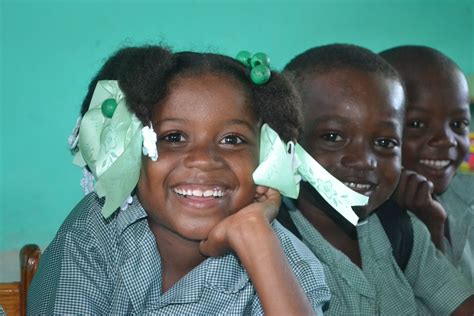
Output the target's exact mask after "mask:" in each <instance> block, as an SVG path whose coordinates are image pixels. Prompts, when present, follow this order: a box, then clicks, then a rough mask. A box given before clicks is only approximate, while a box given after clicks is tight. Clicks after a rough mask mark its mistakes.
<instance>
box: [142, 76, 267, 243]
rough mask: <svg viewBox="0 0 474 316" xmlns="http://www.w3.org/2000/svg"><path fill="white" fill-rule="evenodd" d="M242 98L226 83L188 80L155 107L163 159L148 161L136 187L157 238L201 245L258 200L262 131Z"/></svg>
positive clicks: (218, 79)
mask: <svg viewBox="0 0 474 316" xmlns="http://www.w3.org/2000/svg"><path fill="white" fill-rule="evenodd" d="M242 91H244V90H243V87H241V84H240V83H239V82H237V81H235V80H233V79H230V78H228V77H225V76H217V75H211V74H203V75H194V76H185V77H180V78H178V79H175V80H174V82H173V83H172V85H171V89H170V93H169V95H168V96H167V98H166V99H165V100H164V103H163V104H161V105H160V106H159V107H157V108H156V111H155V113H154V114H153V121H152V123H153V126H154V128H155V131H156V133H157V136H158V154H159V158H158V160H157V161H156V162H153V161H151V160H150V159H148V158H146V157H144V158H143V165H142V170H141V175H140V180H139V182H138V196H139V199H140V202H141V203H142V205H143V207H144V208H145V210H147V213H148V215H149V223H150V226H151V227H152V229H154V231H156V229H158V230H161V231H163V230H165V231H167V232H171V233H172V234H176V235H178V237H180V238H184V239H187V240H196V241H199V240H203V239H206V237H207V235H208V233H209V231H210V230H211V229H212V228H213V227H214V226H215V225H216V224H217V223H219V222H220V221H221V220H222V219H224V218H225V217H227V216H229V215H231V214H233V213H235V212H236V211H238V210H240V209H241V208H243V207H244V206H246V205H248V204H249V203H251V202H252V201H253V198H254V195H255V184H254V182H253V179H252V173H253V171H254V170H255V169H256V167H257V164H258V161H259V159H258V158H259V157H258V155H259V141H260V126H259V125H260V124H259V123H258V119H257V117H256V114H255V113H254V111H253V108H252V106H251V105H250V104H249V101H248V97H247V96H246V95H245V94H244V93H243V92H242Z"/></svg>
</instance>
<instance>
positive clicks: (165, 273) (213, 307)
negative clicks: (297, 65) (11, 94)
mask: <svg viewBox="0 0 474 316" xmlns="http://www.w3.org/2000/svg"><path fill="white" fill-rule="evenodd" d="M110 79H113V80H117V81H107V80H110ZM101 89H102V90H101ZM89 90H90V91H89V93H88V96H87V97H86V99H85V101H84V103H83V109H82V115H83V118H82V123H81V126H80V133H79V141H78V142H79V145H78V150H79V152H78V154H80V155H81V156H80V157H76V158H77V159H79V158H83V159H84V161H85V165H87V168H88V169H89V170H90V171H91V172H92V173H93V174H94V176H95V178H96V181H97V182H96V186H95V188H96V191H97V193H90V194H88V195H87V196H86V197H85V198H84V199H83V200H82V201H81V202H80V203H79V204H78V205H77V206H76V208H75V209H74V210H73V211H72V213H71V214H70V215H69V217H68V218H67V219H66V221H65V223H64V224H63V225H62V227H61V228H60V230H59V232H58V234H57V236H56V238H55V239H54V240H53V242H52V243H51V245H50V246H49V247H48V249H47V250H46V251H45V253H44V255H43V256H42V259H41V263H40V266H39V269H38V272H37V273H36V276H35V278H34V280H33V282H32V285H31V290H30V295H29V303H28V310H29V312H30V313H32V314H148V313H155V314H156V313H159V314H181V315H182V314H195V315H197V314H201V315H202V314H206V315H209V314H239V315H240V314H262V313H263V312H265V313H266V314H269V315H272V314H282V315H290V314H291V315H298V314H300V315H308V314H313V313H315V312H316V313H317V312H320V311H321V306H322V305H323V304H324V303H325V302H327V301H328V299H329V292H328V288H327V287H326V285H325V283H324V276H323V273H322V267H321V265H320V263H319V261H318V260H317V259H316V258H315V257H314V256H313V255H312V254H311V252H310V251H309V250H307V249H306V248H305V247H304V246H303V244H301V243H300V242H299V241H298V240H297V239H295V238H294V236H292V235H291V234H290V233H288V232H287V231H286V230H285V229H284V228H283V227H282V226H281V225H280V224H279V223H278V222H276V221H273V222H272V220H273V218H275V217H276V214H277V211H278V208H279V205H280V194H279V193H278V191H275V190H272V189H268V188H266V187H262V186H257V185H255V183H254V181H253V179H252V173H253V171H254V170H255V169H256V168H257V165H258V163H259V147H260V127H261V126H262V124H263V123H268V124H269V125H270V126H271V127H273V128H274V129H275V130H276V131H277V132H278V133H279V134H280V135H281V137H282V138H283V139H285V140H287V141H288V140H291V139H292V140H294V139H296V137H297V136H298V128H299V127H300V126H299V125H300V112H299V111H300V110H299V103H298V102H299V99H298V98H297V97H296V96H295V94H294V93H293V89H292V87H291V86H290V85H289V84H288V82H287V81H285V80H284V78H283V77H282V76H280V75H279V74H277V73H276V72H271V76H270V78H269V80H268V82H265V83H263V84H262V82H259V84H255V83H254V82H252V80H251V78H250V69H249V68H248V67H246V66H244V65H243V64H241V63H240V62H238V61H236V60H233V59H231V58H228V57H225V56H222V55H217V54H203V53H192V52H182V53H172V52H170V51H169V50H167V49H165V48H162V47H156V46H149V47H132V48H126V49H122V50H120V51H119V52H117V53H116V54H115V55H114V56H112V57H111V58H110V59H109V60H108V61H107V62H106V63H105V65H104V66H103V68H102V69H101V70H100V71H99V73H98V75H97V76H96V77H95V78H94V79H93V81H92V82H91V84H90V89H89ZM122 91H123V92H122ZM122 94H123V95H122ZM100 95H105V96H102V97H101V98H100V97H99V96H100ZM122 96H123V98H122ZM110 99H114V100H116V101H117V103H118V105H117V107H116V109H115V112H113V111H109V110H108V108H107V104H109V103H110V102H111V103H113V101H108V100H110ZM106 101H107V102H106ZM96 103H97V104H99V107H100V109H99V108H98V107H97V106H96ZM104 104H105V105H104ZM122 104H126V107H125V108H121V105H122ZM94 111H95V112H94ZM110 112H113V113H110ZM127 113H128V114H127ZM120 115H123V119H121V121H120V122H118V120H119V119H120V117H121V116H120ZM127 115H128V116H127ZM104 116H106V117H107V118H105V119H104ZM130 117H131V118H130ZM92 118H94V120H93V121H92ZM109 120H110V121H109ZM101 122H102V123H101ZM114 122H116V123H117V124H115V123H114ZM99 123H100V124H99ZM108 124H109V125H108ZM114 124H115V125H114ZM127 124H129V125H127ZM142 125H143V126H145V128H144V129H145V130H146V131H147V132H146V133H144V136H143V137H144V141H143V144H144V147H143V155H142V154H141V152H142V149H141V148H140V146H141V143H140V142H138V143H139V145H138V146H137V145H136V142H135V138H134V137H135V136H134V135H136V133H135V131H136V130H137V129H136V126H139V128H141V126H142ZM127 126H128V129H127ZM94 129H97V130H98V132H97V133H93V131H94ZM121 130H123V133H122V134H120V133H121ZM153 132H155V133H156V138H157V143H156V148H157V151H156V148H154V147H155V146H154V144H155V142H154V137H153V135H154V133H153ZM90 134H92V137H91V136H90ZM119 135H123V138H122V139H123V142H120V141H119V139H121V138H120V137H119ZM145 135H148V136H145ZM150 135H152V136H150ZM139 136H140V135H139ZM150 137H151V138H150ZM150 139H151V141H150ZM99 142H100V145H99V146H97V148H98V149H97V150H96V149H95V147H94V144H97V143H99ZM104 142H105V143H104ZM122 143H125V144H128V145H125V146H124V149H123V150H122V151H118V152H119V154H116V152H117V148H119V147H120V146H121V145H120V144H122ZM150 143H151V144H152V145H151V146H150ZM113 144H116V146H115V148H113V147H114V146H112V145H113ZM117 144H118V145H117ZM102 145H103V146H102ZM106 148H111V149H110V150H109V151H110V152H111V153H115V154H113V155H112V158H113V159H116V160H115V162H114V163H113V164H112V165H111V166H110V167H109V168H108V169H107V170H105V171H103V172H102V171H100V168H102V167H103V165H104V164H107V163H109V160H107V159H105V158H104V159H103V162H100V161H102V160H100V155H101V153H104V155H105V156H107V155H108V152H109V151H108V150H107V149H106ZM130 148H131V149H130ZM120 152H121V154H120ZM121 155H122V156H124V157H126V159H124V160H120V159H121V157H122V156H121ZM117 156H118V158H117ZM97 157H99V158H97ZM130 157H132V158H130ZM133 157H138V158H137V159H136V160H137V163H133V161H134V158H133ZM113 159H112V160H113ZM79 160H80V159H79ZM114 164H115V165H116V166H115V165H114ZM120 164H122V165H120ZM117 166H120V167H117ZM113 168H116V169H115V170H114V169H113ZM108 172H110V173H114V172H115V173H117V174H119V176H117V177H115V178H114V176H113V175H110V176H109V175H108ZM134 177H136V179H137V180H136V181H131V183H132V186H131V188H132V190H130V192H131V195H132V198H130V199H125V198H126V195H125V198H124V199H125V200H126V202H125V203H124V204H123V205H122V206H121V207H120V208H119V206H120V203H119V204H114V205H112V204H111V203H112V202H111V201H114V200H117V201H119V202H120V201H122V200H123V199H122V200H120V199H114V197H115V196H114V194H116V193H117V192H122V191H124V190H122V189H121V188H122V187H127V181H128V179H133V178H134ZM132 191H133V192H132ZM102 192H106V193H104V194H102ZM124 192H126V193H127V192H128V191H126V190H125V191H124ZM130 192H128V193H127V194H130ZM104 195H105V196H106V198H105V204H104V198H102V196H104ZM99 196H101V197H99ZM107 203H109V204H107Z"/></svg>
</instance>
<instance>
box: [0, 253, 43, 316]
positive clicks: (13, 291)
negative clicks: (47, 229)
mask: <svg viewBox="0 0 474 316" xmlns="http://www.w3.org/2000/svg"><path fill="white" fill-rule="evenodd" d="M40 255H41V251H40V248H39V247H38V246H37V245H25V246H23V248H21V250H20V281H19V282H10V283H0V305H1V306H2V307H3V310H4V311H5V313H6V314H7V316H10V315H21V316H23V315H26V298H27V295H28V288H29V286H30V283H31V280H32V279H33V276H34V274H35V272H36V269H37V268H38V262H39V258H40Z"/></svg>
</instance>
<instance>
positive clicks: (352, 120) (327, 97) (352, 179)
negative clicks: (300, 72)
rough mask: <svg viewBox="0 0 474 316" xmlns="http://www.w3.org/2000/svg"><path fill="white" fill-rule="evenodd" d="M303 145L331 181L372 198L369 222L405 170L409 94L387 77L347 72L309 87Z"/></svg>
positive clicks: (319, 78) (314, 80)
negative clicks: (403, 141) (404, 117)
mask: <svg viewBox="0 0 474 316" xmlns="http://www.w3.org/2000/svg"><path fill="white" fill-rule="evenodd" d="M304 84H305V86H304V88H305V92H304V93H303V96H302V97H303V102H304V104H305V114H304V120H305V121H304V131H303V139H302V143H303V146H304V147H305V149H306V150H307V151H308V152H309V153H310V154H311V155H312V156H313V157H314V158H315V159H316V160H317V161H318V162H319V163H320V164H321V165H322V166H323V167H324V168H326V170H328V171H329V172H330V173H331V174H332V175H334V176H335V177H336V178H338V179H339V180H340V181H342V182H343V183H344V184H346V185H347V186H348V187H349V188H351V189H353V190H355V191H357V192H359V193H361V194H364V195H366V196H368V197H369V204H368V206H366V207H364V208H361V209H359V210H358V212H359V213H358V215H359V216H360V217H366V216H367V215H368V214H369V213H370V212H372V211H373V210H375V208H377V207H378V206H380V205H381V204H382V203H383V202H384V201H385V200H387V199H388V198H389V197H390V195H391V194H392V193H393V192H394V190H395V188H396V185H397V182H398V179H399V177H400V170H401V153H400V152H401V148H400V147H401V137H402V115H403V102H404V94H403V88H402V87H401V85H400V84H399V83H398V82H397V81H395V80H392V79H388V78H386V77H384V76H382V75H378V74H370V73H366V72H362V71H359V70H352V69H342V70H335V71H330V72H328V73H325V74H319V75H312V76H311V75H309V76H308V77H307V80H306V81H305V83H304Z"/></svg>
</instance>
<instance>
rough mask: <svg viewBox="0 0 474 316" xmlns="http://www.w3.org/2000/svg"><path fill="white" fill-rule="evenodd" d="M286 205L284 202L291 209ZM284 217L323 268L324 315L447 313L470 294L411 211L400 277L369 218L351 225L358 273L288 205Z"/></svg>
mask: <svg viewBox="0 0 474 316" xmlns="http://www.w3.org/2000/svg"><path fill="white" fill-rule="evenodd" d="M285 202H288V200H285ZM290 203H291V202H290ZM290 203H286V204H287V205H288V206H291V204H292V203H291V204H290ZM289 213H290V216H291V218H292V220H293V222H294V223H295V225H296V227H297V228H298V231H299V232H300V233H301V236H302V238H303V242H304V243H305V244H306V245H308V247H309V248H310V249H311V250H312V251H313V253H314V254H315V255H316V256H317V257H318V258H319V260H320V261H321V263H322V264H323V267H324V273H325V275H326V282H327V284H328V286H329V289H330V291H331V301H330V302H329V308H328V310H327V311H325V315H448V314H450V313H451V312H453V311H454V310H455V309H456V307H457V306H459V305H460V304H461V303H462V302H463V301H464V300H466V299H467V298H468V297H469V296H470V295H472V294H474V289H473V288H472V287H471V285H470V284H468V283H467V282H466V281H465V280H464V278H463V277H462V276H461V275H460V274H459V273H458V272H457V271H456V270H455V268H454V267H453V265H452V264H451V263H450V262H449V261H448V260H447V259H446V257H445V256H444V255H442V254H441V253H440V252H439V251H438V250H437V249H436V248H435V247H434V245H433V243H432V242H431V239H430V235H429V232H428V230H427V229H426V227H425V226H424V224H423V223H421V222H420V221H419V220H418V219H417V218H416V217H415V216H414V215H413V214H411V213H410V218H411V222H412V223H413V233H414V236H413V237H414V244H413V250H412V255H411V257H410V259H409V261H408V264H407V267H406V269H405V273H404V272H402V271H401V270H400V268H399V266H398V264H397V262H396V261H395V258H394V256H393V254H392V246H391V244H390V241H389V239H388V237H387V235H386V234H385V231H384V229H383V227H382V225H381V223H380V221H379V218H378V217H377V216H375V214H372V215H371V216H369V218H368V220H367V221H366V223H365V224H362V225H360V226H358V227H357V235H358V239H359V247H360V254H361V259H362V269H360V268H359V267H358V266H357V265H356V264H354V263H353V262H352V261H351V260H350V259H349V258H348V257H347V256H346V255H345V254H344V253H343V252H341V251H339V250H338V249H336V248H334V247H333V246H332V245H331V244H330V243H329V242H328V241H327V240H326V239H325V238H324V237H323V236H322V235H321V234H320V233H319V232H318V230H316V228H315V227H314V226H313V225H311V223H309V222H308V220H307V219H306V218H305V217H304V216H303V215H302V214H301V212H300V211H299V210H297V209H296V208H295V207H294V205H293V206H291V207H289Z"/></svg>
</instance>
